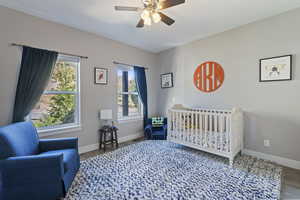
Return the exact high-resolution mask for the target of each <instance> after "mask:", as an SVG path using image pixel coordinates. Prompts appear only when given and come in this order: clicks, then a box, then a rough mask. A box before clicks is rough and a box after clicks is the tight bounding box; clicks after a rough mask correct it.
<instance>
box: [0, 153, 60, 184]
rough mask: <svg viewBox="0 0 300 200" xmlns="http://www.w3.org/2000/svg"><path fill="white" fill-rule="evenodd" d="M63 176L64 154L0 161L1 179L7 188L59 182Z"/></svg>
mask: <svg viewBox="0 0 300 200" xmlns="http://www.w3.org/2000/svg"><path fill="white" fill-rule="evenodd" d="M63 174H64V167H63V154H54V155H34V156H19V157H10V158H7V159H5V160H0V177H1V179H2V180H1V181H2V186H3V187H6V188H9V187H17V186H24V185H25V186H26V185H31V184H44V183H50V182H54V181H55V182H59V181H61V180H62V177H63Z"/></svg>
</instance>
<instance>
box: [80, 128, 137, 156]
mask: <svg viewBox="0 0 300 200" xmlns="http://www.w3.org/2000/svg"><path fill="white" fill-rule="evenodd" d="M142 136H143V133H136V134H133V135H128V136H125V137H121V138H119V139H118V140H119V143H123V142H127V141H130V140H134V139H137V138H140V137H142ZM98 148H99V143H96V144H90V145H86V146H81V147H79V154H83V153H86V152H90V151H94V150H97V149H98Z"/></svg>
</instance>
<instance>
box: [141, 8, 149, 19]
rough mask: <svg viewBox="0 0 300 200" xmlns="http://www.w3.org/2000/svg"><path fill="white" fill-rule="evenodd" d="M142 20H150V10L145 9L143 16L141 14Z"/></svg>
mask: <svg viewBox="0 0 300 200" xmlns="http://www.w3.org/2000/svg"><path fill="white" fill-rule="evenodd" d="M141 18H142V19H143V20H145V21H146V20H147V19H149V18H150V11H149V10H148V9H144V10H143V12H142V14H141Z"/></svg>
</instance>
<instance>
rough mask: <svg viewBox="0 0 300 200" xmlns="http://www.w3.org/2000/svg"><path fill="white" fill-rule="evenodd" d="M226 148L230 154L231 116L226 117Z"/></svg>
mask: <svg viewBox="0 0 300 200" xmlns="http://www.w3.org/2000/svg"><path fill="white" fill-rule="evenodd" d="M226 147H227V152H230V145H229V115H228V114H227V115H226Z"/></svg>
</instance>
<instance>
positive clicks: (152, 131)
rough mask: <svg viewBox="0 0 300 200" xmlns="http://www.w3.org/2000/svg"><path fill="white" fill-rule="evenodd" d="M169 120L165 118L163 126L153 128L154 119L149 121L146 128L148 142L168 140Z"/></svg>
mask: <svg viewBox="0 0 300 200" xmlns="http://www.w3.org/2000/svg"><path fill="white" fill-rule="evenodd" d="M167 121H168V120H167V118H164V122H163V126H161V127H153V126H152V119H151V118H150V119H148V123H147V125H146V127H145V137H146V139H148V140H154V139H161V140H166V139H167V130H168V125H167Z"/></svg>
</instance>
